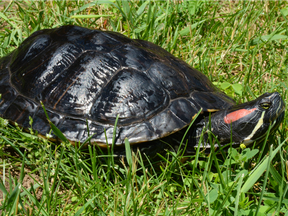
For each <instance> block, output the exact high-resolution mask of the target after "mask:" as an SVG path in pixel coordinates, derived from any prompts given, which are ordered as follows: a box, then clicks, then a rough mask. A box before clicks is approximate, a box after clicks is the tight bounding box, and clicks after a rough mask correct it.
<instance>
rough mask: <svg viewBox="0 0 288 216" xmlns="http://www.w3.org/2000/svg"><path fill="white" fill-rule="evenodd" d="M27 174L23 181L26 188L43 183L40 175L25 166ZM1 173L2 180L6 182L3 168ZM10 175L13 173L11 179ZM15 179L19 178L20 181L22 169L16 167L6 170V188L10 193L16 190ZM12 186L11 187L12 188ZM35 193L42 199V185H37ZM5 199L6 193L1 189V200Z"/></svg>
mask: <svg viewBox="0 0 288 216" xmlns="http://www.w3.org/2000/svg"><path fill="white" fill-rule="evenodd" d="M24 170H25V175H24V178H23V181H22V187H23V188H25V189H30V188H31V187H33V186H36V185H37V184H42V182H40V177H39V176H38V175H36V174H34V173H32V174H31V170H29V169H27V168H25V169H24ZM0 174H1V180H2V182H4V179H3V169H1V170H0ZM9 175H11V177H10V178H11V180H10V179H9ZM15 179H17V180H18V181H19V179H20V171H18V170H15V169H7V168H6V170H5V184H4V185H5V188H6V190H7V192H8V193H10V190H11V189H12V190H14V188H15V187H16V185H15V182H16V181H15ZM10 188H11V189H10ZM22 191H23V189H22V190H21V192H22ZM35 194H36V198H37V199H38V200H40V199H41V197H42V194H43V190H42V188H41V187H37V188H36V189H35ZM3 200H4V193H3V192H2V191H0V202H2V201H3Z"/></svg>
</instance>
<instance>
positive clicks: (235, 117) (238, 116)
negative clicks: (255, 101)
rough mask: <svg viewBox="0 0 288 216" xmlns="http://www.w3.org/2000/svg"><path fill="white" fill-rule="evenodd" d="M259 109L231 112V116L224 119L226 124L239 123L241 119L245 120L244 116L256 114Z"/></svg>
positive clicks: (228, 115)
mask: <svg viewBox="0 0 288 216" xmlns="http://www.w3.org/2000/svg"><path fill="white" fill-rule="evenodd" d="M256 109H257V108H253V109H239V110H237V111H234V112H231V113H229V114H227V115H226V116H225V117H224V122H225V123H226V124H231V123H232V122H234V121H237V120H239V119H241V118H243V117H244V116H246V115H248V114H250V113H252V112H254V111H255V110H256Z"/></svg>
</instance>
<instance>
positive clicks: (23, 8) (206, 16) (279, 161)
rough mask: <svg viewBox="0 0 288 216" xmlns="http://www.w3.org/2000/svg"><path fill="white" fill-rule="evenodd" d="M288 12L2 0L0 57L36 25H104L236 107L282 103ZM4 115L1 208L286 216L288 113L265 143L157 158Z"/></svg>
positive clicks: (263, 7)
mask: <svg viewBox="0 0 288 216" xmlns="http://www.w3.org/2000/svg"><path fill="white" fill-rule="evenodd" d="M287 15H288V4H287V2H285V1H255V2H250V1H245V2H243V1H239V2H232V1H223V2H221V3H220V4H219V3H218V2H217V1H183V2H181V1H133V2H128V1H113V3H111V2H110V3H109V2H108V1H105V0H101V1H98V3H97V2H96V1H95V2H90V3H89V2H88V1H57V2H54V1H47V2H43V1H31V3H29V2H26V1H9V2H7V1H4V2H3V1H0V26H1V30H0V44H1V46H0V56H5V55H6V54H8V53H9V52H11V51H12V50H14V49H15V48H16V47H18V46H19V45H20V44H21V42H22V41H23V40H24V39H25V38H27V37H28V36H29V35H30V34H32V33H33V32H35V31H37V30H40V29H44V28H53V27H58V26H61V25H66V24H75V25H80V26H84V27H90V28H100V29H105V30H106V29H107V30H113V31H117V32H120V33H123V34H125V35H127V36H129V37H131V38H139V39H144V40H149V41H151V42H153V43H155V44H158V45H160V46H161V47H163V48H165V49H166V50H168V51H169V52H171V53H172V54H174V55H175V56H177V57H179V58H182V59H183V60H185V61H186V62H187V63H189V64H190V65H191V66H193V67H195V68H197V69H198V70H200V71H202V72H203V73H204V74H206V75H207V76H208V77H209V79H211V80H212V81H213V82H215V83H217V85H219V87H220V88H222V89H223V90H224V91H225V92H226V93H227V94H229V95H231V96H232V97H233V98H234V99H235V100H236V101H237V102H239V103H242V102H246V101H249V100H252V99H255V98H257V97H258V96H260V95H261V94H263V93H265V92H273V91H278V92H279V93H280V94H281V95H282V97H283V99H284V100H285V101H287V99H288V94H287V93H288V87H287V86H288V83H287V80H288V79H287V78H288V77H287V73H288V72H287V63H288V62H287V43H288V32H287V31H288V25H287V24H288V17H287ZM0 123H1V124H0V148H1V151H0V154H1V159H0V166H1V168H0V171H1V176H2V180H3V181H4V182H3V181H2V183H0V191H2V193H3V194H4V196H3V198H2V199H1V200H0V202H1V204H0V212H1V214H2V215H16V214H19V215H74V214H75V215H288V210H287V209H288V194H287V190H288V184H287V178H288V176H287V170H288V167H287V164H286V161H287V137H288V131H287V125H288V117H287V113H286V115H285V119H284V121H283V123H282V125H281V126H280V128H279V129H278V130H277V132H276V133H275V134H274V135H272V136H267V139H266V140H265V142H264V143H262V144H261V145H260V146H258V147H254V146H251V147H250V148H247V149H245V150H241V149H230V150H229V151H228V152H223V151H221V152H219V150H216V151H217V152H214V151H212V153H211V154H209V155H205V154H203V153H202V152H197V153H196V154H195V155H192V156H190V157H188V158H185V159H186V162H183V156H181V155H180V152H179V153H178V155H177V153H174V152H170V153H169V154H168V155H167V156H166V158H167V159H166V160H163V162H162V163H158V164H156V165H155V164H154V165H151V164H150V163H149V161H148V162H147V161H146V163H143V160H142V158H143V159H145V155H141V154H137V155H136V156H135V155H134V154H132V155H131V153H129V151H128V153H127V157H126V159H125V160H127V161H125V162H123V164H122V163H121V162H120V163H119V162H116V163H115V160H117V159H113V158H111V157H109V156H101V155H97V151H96V148H95V146H89V148H88V150H80V149H77V148H74V147H73V146H71V145H70V144H69V143H67V142H63V143H61V144H53V143H51V142H49V141H47V140H45V139H43V138H39V137H38V136H37V132H35V131H32V130H30V133H26V132H24V131H22V130H21V129H20V128H18V127H17V126H16V127H12V126H10V125H7V124H6V122H5V121H3V120H1V122H0ZM128 147H129V146H127V145H126V148H128ZM128 149H129V148H128ZM135 157H136V158H138V160H136V158H135ZM145 160H146V159H145ZM28 177H29V178H30V180H31V179H32V181H31V182H32V184H31V185H28V186H27V185H26V186H25V184H24V183H25V182H28V181H27V178H28ZM4 185H6V187H4ZM0 193H1V192H0ZM0 198H1V196H0Z"/></svg>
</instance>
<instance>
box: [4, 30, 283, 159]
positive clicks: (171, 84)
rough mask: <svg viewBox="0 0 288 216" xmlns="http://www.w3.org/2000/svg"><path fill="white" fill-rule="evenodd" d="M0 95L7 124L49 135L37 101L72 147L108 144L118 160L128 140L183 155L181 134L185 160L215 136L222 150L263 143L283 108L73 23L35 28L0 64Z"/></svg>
mask: <svg viewBox="0 0 288 216" xmlns="http://www.w3.org/2000/svg"><path fill="white" fill-rule="evenodd" d="M0 94H1V95H2V97H1V100H0V117H2V118H5V119H8V120H9V122H11V123H12V124H15V123H17V124H18V125H19V126H21V127H22V128H24V129H27V128H29V127H30V124H29V122H30V120H29V117H31V118H32V119H33V124H32V128H33V129H34V130H37V131H38V134H39V135H42V136H46V134H49V133H50V132H51V127H50V124H49V122H48V120H47V118H46V115H45V112H44V110H43V108H42V106H41V102H42V103H43V104H44V106H45V108H46V110H47V114H48V116H49V119H50V121H51V122H52V123H53V124H54V125H55V126H56V127H57V128H58V129H59V130H60V131H61V132H62V133H63V134H64V135H65V136H66V138H67V139H68V140H69V141H70V142H71V143H74V144H75V143H84V142H85V141H86V140H87V139H88V137H89V139H90V143H91V144H96V145H97V146H99V147H100V148H102V149H105V148H107V147H108V146H111V145H112V144H113V146H114V148H115V149H114V153H115V154H118V155H124V154H125V151H123V149H125V148H124V147H123V146H124V143H125V139H126V138H127V139H128V141H129V143H130V145H131V148H132V149H133V150H134V149H139V150H140V151H142V152H144V153H146V154H147V155H153V154H155V153H158V152H163V150H165V148H166V147H165V146H167V142H168V143H169V146H170V147H171V148H179V145H180V144H181V140H182V138H183V136H184V134H186V136H185V141H184V143H185V145H186V151H187V153H190V152H193V150H195V147H197V146H198V143H199V141H200V142H201V143H200V146H201V147H203V148H205V149H208V150H209V149H210V148H211V146H210V142H209V141H208V138H209V134H211V133H213V134H214V136H213V137H216V138H217V139H218V141H217V145H219V147H220V146H224V145H226V144H229V143H232V146H235V147H236V146H239V145H240V144H242V143H243V144H245V145H249V144H251V143H254V142H261V140H263V138H264V137H265V136H266V134H267V131H268V128H269V126H270V125H271V131H275V129H277V127H278V126H279V124H280V123H281V121H282V120H283V118H284V110H285V104H284V101H283V100H282V98H281V95H280V94H279V93H278V92H273V93H264V94H263V95H262V96H260V97H258V98H257V99H255V100H253V101H250V102H246V103H242V104H238V105H237V104H236V103H235V101H234V100H233V99H232V98H230V97H229V96H227V95H226V94H225V93H223V92H222V91H221V90H219V89H218V88H217V87H216V86H215V85H213V83H212V82H211V81H210V80H209V79H208V78H207V77H206V76H205V75H204V74H203V73H201V72H200V71H198V70H196V69H194V68H192V67H191V66H190V65H188V64H187V63H185V62H184V61H182V60H180V59H179V58H177V57H175V56H173V55H172V54H170V53H169V52H168V51H166V50H164V49H162V48H161V47H159V46H157V45H155V44H153V43H151V42H148V41H144V40H140V39H131V38H129V37H126V36H124V35H122V34H120V33H117V32H111V31H101V30H96V29H88V28H84V27H80V26H74V25H67V26H61V27H58V28H53V29H44V30H40V31H36V32H34V33H33V34H31V36H29V37H28V38H27V39H25V40H24V41H23V43H22V44H21V45H20V46H19V47H18V48H17V49H15V50H14V51H12V52H11V53H10V54H8V55H7V56H5V57H2V58H1V59H0ZM196 117H197V118H196ZM116 119H117V125H116V126H115V121H116ZM192 122H193V124H191V123H192ZM209 122H211V123H209ZM114 130H115V132H116V133H115V135H114V136H113V131H114ZM201 133H203V134H204V135H203V136H202V138H201V139H200V137H201V136H200V135H201ZM51 139H52V140H57V137H56V136H55V135H54V134H53V133H52V138H51ZM167 148H168V147H167Z"/></svg>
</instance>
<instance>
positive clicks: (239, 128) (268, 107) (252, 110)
mask: <svg viewBox="0 0 288 216" xmlns="http://www.w3.org/2000/svg"><path fill="white" fill-rule="evenodd" d="M284 110H285V104H284V101H283V100H282V98H281V96H280V94H279V93H278V92H274V93H265V94H263V95H262V96H260V97H259V98H257V99H256V100H253V101H250V102H247V103H243V104H239V105H235V106H232V107H230V108H228V109H226V110H222V111H220V112H217V113H215V114H214V115H212V116H211V124H212V125H211V128H212V132H213V134H214V135H216V136H218V140H219V142H220V143H221V144H226V143H230V140H231V128H232V141H233V143H234V144H241V143H244V144H245V145H249V144H251V143H253V142H254V141H257V142H259V141H261V140H263V139H264V138H265V135H266V133H267V131H268V129H269V126H270V125H271V131H270V132H272V131H274V130H275V129H277V127H278V126H279V124H280V123H281V121H282V120H283V118H284ZM212 118H213V120H212Z"/></svg>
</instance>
